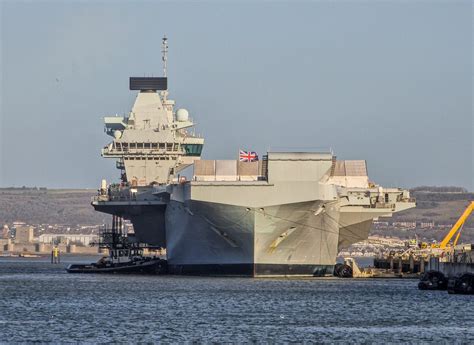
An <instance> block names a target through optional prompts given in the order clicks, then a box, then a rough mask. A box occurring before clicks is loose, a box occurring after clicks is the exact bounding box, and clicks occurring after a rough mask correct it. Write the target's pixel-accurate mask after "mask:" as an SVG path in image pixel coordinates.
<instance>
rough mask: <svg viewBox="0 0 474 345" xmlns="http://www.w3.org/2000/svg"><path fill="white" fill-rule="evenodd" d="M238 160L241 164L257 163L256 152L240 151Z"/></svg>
mask: <svg viewBox="0 0 474 345" xmlns="http://www.w3.org/2000/svg"><path fill="white" fill-rule="evenodd" d="M239 159H240V161H241V162H255V161H258V155H257V152H254V151H242V150H240V153H239Z"/></svg>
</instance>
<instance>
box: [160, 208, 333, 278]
mask: <svg viewBox="0 0 474 345" xmlns="http://www.w3.org/2000/svg"><path fill="white" fill-rule="evenodd" d="M323 206H324V207H323ZM338 217H339V212H338V209H337V205H336V204H334V203H333V204H326V205H323V203H322V202H319V201H311V202H302V203H294V204H285V205H278V206H271V207H264V208H246V207H240V206H233V205H224V204H217V203H209V202H201V201H194V200H188V201H186V202H184V203H183V202H178V201H171V202H170V204H169V205H168V207H167V209H166V217H165V219H166V229H167V231H166V239H167V256H168V264H169V269H170V272H172V273H178V274H225V275H248V276H272V275H310V276H320V275H325V274H331V273H332V269H333V266H334V263H335V260H336V256H337V251H338V238H339V223H338Z"/></svg>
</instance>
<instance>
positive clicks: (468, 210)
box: [439, 201, 474, 249]
mask: <svg viewBox="0 0 474 345" xmlns="http://www.w3.org/2000/svg"><path fill="white" fill-rule="evenodd" d="M472 211H474V201H471V203H470V204H469V206H468V207H467V208H466V209H465V210H464V212H463V214H462V215H461V217H459V219H458V221H457V222H456V224H454V225H453V227H452V228H451V230H449V232H448V234H447V235H446V237H445V238H444V239H443V240H442V241H441V243H440V244H439V247H440V248H441V249H446V247H447V246H448V243H449V241H451V239H452V238H453V236H454V235H456V233H457V235H456V238H455V239H454V242H453V247H454V246H455V245H456V244H457V243H458V240H459V236H461V230H462V226H463V225H464V222H465V221H466V220H467V218H469V215H470V214H471V213H472Z"/></svg>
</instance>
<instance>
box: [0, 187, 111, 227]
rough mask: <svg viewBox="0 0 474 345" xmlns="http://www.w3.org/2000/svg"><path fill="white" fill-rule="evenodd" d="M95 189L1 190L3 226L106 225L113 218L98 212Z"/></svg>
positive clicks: (0, 204) (0, 220) (0, 212)
mask: <svg viewBox="0 0 474 345" xmlns="http://www.w3.org/2000/svg"><path fill="white" fill-rule="evenodd" d="M96 193H97V191H95V190H92V189H47V190H46V189H33V188H24V189H23V188H15V189H13V188H2V189H0V224H9V223H12V222H15V221H23V222H26V223H28V224H68V225H78V224H82V225H96V224H103V223H104V220H108V219H109V218H110V216H108V215H105V214H102V213H99V212H95V211H94V209H93V207H92V206H91V198H92V196H94V195H96Z"/></svg>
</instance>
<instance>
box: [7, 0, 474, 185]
mask: <svg viewBox="0 0 474 345" xmlns="http://www.w3.org/2000/svg"><path fill="white" fill-rule="evenodd" d="M0 8H1V33H0V34H1V65H0V66H1V72H2V79H1V82H2V84H1V93H0V94H1V109H0V116H1V118H0V121H1V122H0V153H1V155H0V186H12V185H14V186H22V185H29V186H33V185H36V186H47V187H51V188H52V187H91V188H94V187H96V186H98V185H99V183H100V180H101V179H102V178H103V177H105V178H107V179H108V180H114V179H118V171H117V170H116V169H115V167H114V166H115V164H114V162H113V161H112V160H106V159H103V158H101V157H100V148H101V147H102V146H104V145H105V144H107V142H108V141H109V137H107V136H106V135H105V134H104V133H103V124H102V117H103V116H106V115H114V114H116V113H118V114H124V113H127V112H128V111H129V110H130V108H131V106H132V104H133V100H134V97H135V94H134V92H131V91H129V90H128V77H129V76H132V75H135V76H143V75H144V74H146V75H152V74H153V75H160V73H161V68H162V67H161V60H160V44H161V37H162V36H163V34H166V35H167V36H168V38H169V47H170V53H169V60H168V61H169V69H168V71H169V72H168V74H169V86H170V92H171V95H170V96H171V98H173V99H175V100H176V101H177V104H178V106H180V107H185V108H187V109H188V110H189V112H190V114H191V116H192V117H193V118H194V119H195V121H196V122H197V132H199V133H201V134H202V135H204V137H205V138H206V145H205V150H204V158H208V159H233V158H236V153H237V150H238V149H239V148H249V149H252V150H256V151H258V152H259V153H260V154H263V153H264V152H265V151H266V150H267V149H269V148H271V147H287V148H298V147H313V148H332V149H333V150H334V152H335V154H336V155H337V156H338V158H340V159H366V160H367V162H368V167H369V174H370V177H371V179H372V180H374V181H375V182H377V183H381V184H383V185H387V186H404V187H412V186H417V185H456V186H464V187H466V188H468V189H470V190H473V189H474V182H473V178H474V177H473V176H474V172H473V112H472V98H473V90H472V77H473V74H472V62H473V61H472V49H471V48H472V43H473V42H472V7H471V2H470V1H438V2H436V1H419V2H417V1H412V2H405V1H402V2H389V1H360V2H356V1H311V2H289V1H288V2H284V1H280V2H224V3H223V2H217V1H216V2H152V1H142V2H140V1H138V2H137V1H134V2H132V1H116V2H114V1H102V2H98V1H75V2H67V3H66V2H60V1H52V2H41V1H39V2H18V1H3V2H1V7H0Z"/></svg>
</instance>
